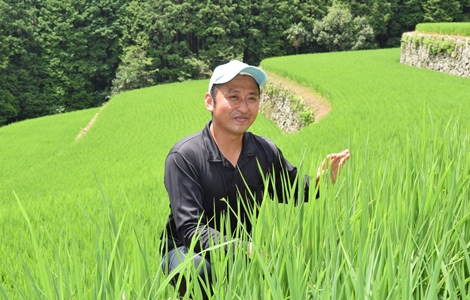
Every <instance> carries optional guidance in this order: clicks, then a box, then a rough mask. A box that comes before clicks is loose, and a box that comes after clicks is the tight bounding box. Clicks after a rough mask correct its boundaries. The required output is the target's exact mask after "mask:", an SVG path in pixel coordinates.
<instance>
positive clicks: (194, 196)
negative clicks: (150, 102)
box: [164, 122, 309, 252]
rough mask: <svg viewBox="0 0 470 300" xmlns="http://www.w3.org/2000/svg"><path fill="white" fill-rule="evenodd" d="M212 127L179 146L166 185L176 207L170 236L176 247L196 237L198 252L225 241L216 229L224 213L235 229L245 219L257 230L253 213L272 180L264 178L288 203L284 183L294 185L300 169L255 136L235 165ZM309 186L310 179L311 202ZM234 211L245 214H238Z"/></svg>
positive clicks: (248, 140)
mask: <svg viewBox="0 0 470 300" xmlns="http://www.w3.org/2000/svg"><path fill="white" fill-rule="evenodd" d="M210 123H211V122H209V123H208V124H207V125H206V127H205V128H204V129H203V130H202V131H200V132H198V133H196V134H193V135H191V136H188V137H186V138H184V139H182V140H180V141H179V142H177V143H176V144H175V145H174V146H173V148H172V149H171V150H170V153H169V154H168V156H167V158H166V163H165V179H164V181H165V187H166V189H167V191H168V195H169V198H170V208H171V213H170V216H169V218H168V222H167V226H166V234H167V236H168V238H169V239H173V240H174V241H175V243H176V246H181V245H185V246H187V247H189V245H190V244H191V241H192V239H193V236H194V235H195V234H196V236H197V237H198V239H199V243H197V246H196V251H197V252H200V251H201V250H203V249H206V248H208V247H209V240H210V239H211V238H212V239H213V241H219V240H220V234H219V232H218V231H217V230H216V229H215V228H219V226H220V224H221V223H220V222H221V217H222V215H225V216H226V217H227V216H228V217H230V222H231V223H230V224H232V226H231V227H232V229H234V228H235V227H236V226H234V225H233V224H236V223H237V222H239V221H242V222H244V223H245V226H246V228H247V230H248V232H250V231H251V224H250V222H249V218H248V217H247V214H248V213H249V211H251V209H252V208H253V206H254V205H255V203H258V204H259V203H260V202H261V201H262V200H263V192H264V191H265V186H264V182H266V181H264V180H263V178H271V179H272V180H271V181H272V182H274V184H270V186H269V187H267V189H266V190H267V191H269V193H270V194H271V195H270V196H271V197H273V196H274V195H276V197H275V198H277V199H279V201H286V199H285V198H287V197H286V196H285V195H284V193H285V191H283V189H282V181H283V179H284V180H285V179H287V178H288V179H289V180H290V182H291V183H294V180H295V178H296V176H297V169H296V168H295V167H294V166H292V165H291V164H290V163H289V162H288V161H287V160H286V159H285V158H284V156H283V155H282V153H281V151H280V150H279V149H278V148H277V147H276V145H275V144H274V143H273V142H272V141H271V140H269V139H267V138H264V137H261V136H257V135H254V134H252V133H250V132H246V133H245V134H244V135H243V147H242V151H241V153H240V156H239V158H238V163H237V166H236V167H234V166H233V165H232V164H231V163H230V162H229V161H228V160H227V159H226V158H225V157H224V156H223V155H222V153H221V152H220V150H219V148H218V147H217V144H216V143H215V141H214V139H213V137H212V135H211V133H210V129H209V126H210ZM262 174H263V175H262ZM308 182H309V180H308V176H306V180H305V183H306V184H305V201H306V200H307V198H308ZM242 201H243V204H242ZM228 205H230V207H231V208H230V209H228ZM233 212H239V213H237V215H238V216H236V215H235V214H234V213H233Z"/></svg>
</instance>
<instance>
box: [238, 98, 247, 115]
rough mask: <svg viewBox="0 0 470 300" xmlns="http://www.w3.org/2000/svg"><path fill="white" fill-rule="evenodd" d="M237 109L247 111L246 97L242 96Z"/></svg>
mask: <svg viewBox="0 0 470 300" xmlns="http://www.w3.org/2000/svg"><path fill="white" fill-rule="evenodd" d="M237 110H238V111H240V112H247V111H248V98H244V99H243V100H242V101H240V105H239V106H238V107H237Z"/></svg>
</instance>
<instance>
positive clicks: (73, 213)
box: [0, 49, 470, 299]
mask: <svg viewBox="0 0 470 300" xmlns="http://www.w3.org/2000/svg"><path fill="white" fill-rule="evenodd" d="M399 56H400V52H399V49H387V50H374V51H355V52H343V53H328V54H316V55H297V56H291V57H282V58H272V59H268V60H265V61H262V63H261V65H262V67H263V68H265V69H267V70H270V71H273V72H276V73H278V74H280V75H283V76H286V77H289V78H291V79H294V80H296V81H298V82H300V83H303V84H305V85H306V86H309V87H312V89H314V90H316V91H318V92H320V93H321V94H323V95H324V96H325V97H326V98H327V99H329V101H330V102H331V104H332V111H331V112H330V114H329V115H328V116H327V117H326V118H324V119H322V120H321V121H320V122H318V123H316V124H312V125H310V126H308V127H306V128H304V129H303V130H301V131H300V132H297V133H293V134H289V135H288V134H285V133H283V132H281V131H280V130H279V129H278V128H277V127H276V126H275V125H274V124H273V123H272V122H270V121H269V120H267V119H266V118H265V117H264V116H263V115H259V116H258V119H257V121H256V122H255V124H254V126H253V127H252V131H253V132H255V133H258V134H262V135H265V136H267V137H269V138H271V139H273V140H274V141H275V142H276V143H277V144H278V146H279V147H280V148H281V149H282V151H283V153H284V154H285V156H286V157H287V158H288V159H289V160H290V161H291V162H292V163H293V164H295V165H297V166H299V167H300V168H301V172H306V173H310V174H315V172H316V167H317V166H318V165H319V163H320V162H321V160H322V158H323V157H324V155H326V154H327V153H330V152H332V151H339V150H342V149H344V148H346V147H347V148H349V149H351V153H352V158H351V160H350V161H349V162H348V165H347V167H346V168H345V169H344V173H343V174H341V178H340V181H339V182H338V183H337V184H336V185H335V186H328V185H327V183H326V181H325V182H323V181H322V183H321V184H322V186H321V189H322V193H321V198H320V199H318V200H317V201H312V202H310V203H307V204H305V205H301V206H297V207H296V206H293V205H290V204H289V205H279V204H276V203H274V202H271V201H266V202H265V204H264V205H263V207H262V208H261V212H260V213H261V215H262V216H264V217H263V218H262V219H260V221H259V222H257V225H256V226H255V231H254V232H253V234H252V236H251V237H250V238H251V239H252V240H253V241H254V242H255V248H254V252H255V254H254V256H253V258H252V259H251V260H247V259H246V256H245V255H244V253H242V252H241V251H238V250H237V251H236V253H234V256H233V257H231V256H229V257H226V256H225V255H224V254H223V253H220V257H218V258H217V260H216V261H218V262H219V264H215V265H216V266H218V267H215V268H214V275H218V276H219V278H225V277H227V278H228V280H227V281H224V280H217V281H216V283H215V287H214V288H215V291H216V293H217V294H218V295H219V298H223V299H250V298H258V299H288V298H290V299H306V298H307V299H308V298H313V299H332V298H335V299H351V298H355V299H362V298H371V299H426V298H430V299H431V298H434V297H435V296H436V295H437V297H439V298H443V299H466V298H468V297H469V296H470V295H469V294H468V291H469V290H470V289H469V276H470V275H469V271H468V270H469V268H470V253H469V249H470V244H469V242H468V241H470V236H469V232H470V230H469V226H470V219H469V217H470V206H469V205H468V203H470V202H469V201H470V198H469V196H470V148H469V142H470V135H469V132H470V119H469V118H468V117H467V116H468V115H470V105H468V103H467V102H466V99H468V97H467V96H468V95H469V94H470V84H469V79H466V78H461V77H457V76H451V75H447V74H443V73H439V72H433V71H429V70H425V69H418V68H412V67H408V66H405V65H401V64H400V63H399ZM207 84H208V81H207V80H202V81H192V82H185V83H175V84H168V85H160V86H156V87H152V88H145V89H139V90H135V91H131V92H126V93H122V94H120V95H118V96H116V97H115V98H113V99H112V100H111V101H110V102H109V103H108V104H107V105H106V107H105V108H104V109H103V110H102V112H101V113H100V116H99V117H98V119H97V121H96V122H95V124H94V125H93V127H92V128H91V129H90V130H88V132H87V134H86V135H85V136H83V137H82V138H81V139H80V140H78V141H75V138H76V136H77V135H78V134H79V132H80V131H81V130H82V129H83V128H84V127H85V126H86V124H87V123H88V122H89V121H90V120H91V119H92V117H93V116H94V115H95V113H97V112H98V109H90V110H83V111H77V112H73V113H66V114H61V115H56V116H49V117H44V118H38V119H35V120H28V121H24V122H18V123H16V124H11V125H8V126H4V127H2V128H1V129H0V152H1V153H2V156H1V157H0V166H1V167H0V219H1V220H2V222H1V223H0V236H1V237H2V238H1V239H0V260H1V263H0V295H1V296H3V297H4V298H5V299H35V298H49V299H52V298H67V299H70V298H77V299H122V298H123V297H122V296H123V294H125V295H126V299H168V298H169V297H175V295H174V294H173V289H172V288H170V287H168V281H167V278H166V277H165V276H163V275H162V273H161V269H160V259H159V247H160V241H159V238H160V233H161V231H162V228H163V226H164V224H165V222H166V218H167V213H168V197H167V194H166V192H165V189H164V187H163V164H164V159H165V156H166V154H167V153H168V151H169V149H170V148H171V146H172V145H173V144H174V143H175V142H176V141H177V140H178V139H180V138H181V137H183V136H186V135H188V134H191V133H194V132H195V131H198V130H200V129H201V128H202V127H203V126H204V124H205V123H206V122H207V121H208V120H209V119H210V114H209V113H208V112H207V111H206V110H205V107H204V103H203V94H204V93H205V91H206V89H207ZM101 191H102V192H103V194H104V196H103V195H101ZM286 224H289V225H292V226H286ZM241 235H242V236H243V235H244V234H241ZM266 254H267V255H266ZM222 262H223V263H222ZM226 263H228V264H229V265H230V266H229V268H228V269H227V268H225V264H226ZM195 293H196V294H197V291H195ZM253 295H256V296H255V297H253ZM191 298H192V299H198V298H200V297H198V296H197V295H194V296H192V297H191Z"/></svg>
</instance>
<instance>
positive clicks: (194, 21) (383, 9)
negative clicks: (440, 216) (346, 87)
mask: <svg viewBox="0 0 470 300" xmlns="http://www.w3.org/2000/svg"><path fill="white" fill-rule="evenodd" d="M333 3H334V4H335V6H336V5H339V6H341V8H342V10H341V12H342V13H343V15H345V16H348V17H347V20H346V21H347V22H346V23H344V22H343V23H340V24H339V26H345V28H346V30H344V32H342V33H341V34H340V35H341V39H340V40H339V41H340V42H338V43H336V42H335V36H336V35H337V34H338V31H331V30H328V27H329V26H331V25H332V23H331V22H333V21H335V20H332V18H331V17H332V15H331V14H332V13H333V12H334V11H335V10H333V12H332V9H331V7H332V5H333ZM336 11H337V10H336ZM469 12H470V2H469V1H468V0H461V1H458V0H453V1H450V2H449V1H436V0H367V1H345V0H341V1H333V0H307V1H300V0H275V1H267V0H259V1H249V0H240V1H232V0H221V1H197V0H185V1H169V0H156V1H155V0H91V1H84V0H79V1H71V0H65V1H59V0H41V1H39V0H31V1H19V2H18V1H16V0H15V1H13V0H0V126H1V125H4V124H8V123H10V122H14V121H18V120H24V119H29V118H34V117H38V116H44V115H49V114H56V113H61V112H69V111H73V110H78V109H83V108H88V107H95V106H99V105H101V104H102V103H103V102H105V101H107V99H108V98H109V97H110V96H112V95H115V94H117V93H119V92H121V91H125V90H130V89H135V88H140V87H146V86H151V85H155V84H159V83H167V82H175V81H183V80H188V79H201V78H206V77H207V75H208V73H210V70H211V69H213V67H214V66H215V65H217V64H219V63H220V62H222V61H226V60H229V59H233V58H238V59H242V60H244V61H245V62H248V63H251V64H258V63H259V62H260V61H261V60H263V59H265V58H268V57H274V56H282V55H286V54H294V53H313V52H325V51H331V50H349V49H363V48H371V47H372V48H373V47H390V46H395V47H397V46H399V44H400V37H401V35H402V33H403V32H404V31H410V30H413V29H414V26H415V25H416V24H418V23H420V22H423V21H432V22H443V21H452V22H458V21H460V22H462V21H467V20H468V15H469ZM329 14H330V17H328V15H329ZM349 19H350V20H349ZM344 24H347V25H344ZM322 28H323V29H322ZM314 31H315V32H314ZM332 41H333V42H332Z"/></svg>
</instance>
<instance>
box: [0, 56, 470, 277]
mask: <svg viewBox="0 0 470 300" xmlns="http://www.w3.org/2000/svg"><path fill="white" fill-rule="evenodd" d="M398 56H399V50H398V49H392V50H380V51H367V52H366V51H363V52H354V53H331V54H319V55H314V56H295V57H288V58H277V59H270V60H266V61H264V62H263V64H262V66H263V68H266V69H268V70H271V71H274V72H279V73H280V74H281V75H284V76H286V77H289V78H292V79H294V80H297V81H299V82H301V83H305V84H306V85H308V86H312V87H313V88H314V89H316V90H318V91H319V92H321V93H323V94H324V95H325V96H326V97H327V98H328V99H330V101H331V103H332V105H333V110H332V111H331V114H330V115H329V116H327V117H326V118H325V119H324V120H322V121H321V122H320V123H319V124H314V125H312V126H310V127H308V128H306V129H305V130H303V131H302V132H299V133H295V134H292V135H286V134H284V133H282V132H281V131H280V130H279V129H277V128H276V126H275V125H274V124H273V123H271V122H269V121H268V120H266V119H265V118H264V117H263V116H260V117H259V119H258V120H257V122H256V124H255V125H254V126H253V128H252V131H254V132H256V133H259V134H263V135H266V136H269V137H270V138H272V139H273V140H274V141H275V142H276V143H278V145H279V146H280V147H281V149H283V152H284V153H285V154H286V156H287V157H288V158H290V160H291V161H292V162H293V163H294V164H298V163H299V161H300V160H301V158H302V156H303V153H304V152H305V153H306V156H305V158H306V159H305V161H304V163H305V165H306V168H307V169H308V170H310V173H312V171H313V166H316V165H318V163H319V162H320V160H321V159H322V157H323V156H324V155H325V154H326V153H328V152H330V151H336V150H342V149H344V148H346V147H348V148H351V150H352V151H353V155H354V157H355V159H353V160H352V161H351V166H350V168H349V169H348V171H347V172H348V174H349V175H352V171H351V170H353V169H354V171H355V172H356V171H359V172H363V171H364V172H368V171H370V170H368V169H367V167H366V166H362V165H361V166H359V165H357V166H354V163H355V161H356V162H357V161H358V158H360V159H361V160H362V158H363V157H366V156H368V155H370V164H371V166H377V165H379V164H381V163H384V164H386V165H393V164H394V159H395V158H396V157H397V155H393V154H392V153H390V150H394V149H395V150H396V147H395V148H394V147H390V144H396V143H399V142H400V140H401V141H404V143H405V142H406V141H405V140H406V135H407V134H409V135H410V136H411V137H413V136H414V135H416V134H420V133H421V132H422V127H423V124H425V123H424V121H423V117H424V116H427V114H428V111H429V112H430V114H431V115H432V118H433V119H434V122H439V123H446V122H447V121H448V120H449V116H452V117H453V118H454V119H456V118H459V124H460V126H461V127H462V129H463V130H464V131H465V130H468V129H470V127H469V124H470V121H469V119H468V118H466V117H465V116H468V115H470V105H469V104H468V95H469V94H470V84H469V80H468V79H463V78H458V77H455V76H450V75H446V74H441V73H437V72H432V71H428V70H420V69H415V68H411V67H407V66H402V65H400V64H399V63H398V59H399V58H398ZM358 70H360V74H358V73H357V72H358ZM207 83H208V82H207V81H193V82H186V83H179V84H170V85H162V86H157V87H152V88H147V89H142V90H138V91H132V92H128V93H124V94H121V95H119V96H117V97H115V98H113V99H112V101H110V102H109V103H108V105H107V107H106V108H105V109H104V110H103V111H102V113H101V115H100V117H99V118H98V119H97V121H96V123H95V124H94V126H93V127H92V129H91V130H90V131H89V132H88V133H87V134H86V135H85V137H83V138H82V139H81V140H80V141H78V142H75V141H74V139H75V137H76V135H77V134H78V133H79V132H80V130H81V128H83V127H85V126H86V124H87V123H88V122H89V120H91V118H92V117H93V115H94V114H95V113H96V111H97V110H96V109H92V110H86V111H82V112H76V113H70V114H65V115H57V116H52V117H47V118H41V119H36V120H29V121H26V122H21V123H18V124H13V125H10V126H8V127H4V128H1V129H0V151H1V153H2V155H1V157H0V166H1V169H0V219H1V220H2V224H1V226H0V236H11V237H14V238H11V239H2V242H0V253H1V257H2V260H3V261H4V262H5V263H6V264H7V265H10V266H11V265H13V266H15V263H17V262H18V257H17V254H16V250H19V249H21V251H20V252H21V253H22V254H23V256H24V258H25V260H26V262H27V263H30V264H32V265H34V257H33V256H31V257H30V251H31V246H30V242H29V240H28V239H27V238H26V237H27V236H28V232H27V229H26V226H25V223H24V220H23V217H22V216H21V214H20V211H19V209H18V206H17V204H16V200H15V198H14V196H13V194H12V190H14V191H15V192H16V194H17V195H18V197H19V199H20V200H21V201H22V203H23V204H24V205H25V208H26V211H27V212H28V214H29V215H30V217H31V218H32V221H33V224H35V227H36V228H38V229H39V228H42V227H43V228H46V229H47V230H48V231H49V232H50V234H51V236H52V239H57V240H59V239H60V236H61V233H63V232H64V230H67V228H72V231H74V232H76V233H77V237H78V239H79V240H80V244H81V245H82V247H84V249H88V248H89V245H95V244H96V240H97V233H96V232H95V229H94V227H93V226H92V224H91V222H90V221H89V220H88V219H86V217H85V216H86V215H89V216H90V218H91V219H92V220H93V219H100V217H101V213H102V208H103V205H102V197H101V195H100V191H99V188H98V185H97V182H96V179H95V174H96V177H97V179H98V180H99V182H100V184H101V186H102V188H103V190H104V193H105V194H106V195H107V197H108V198H109V199H110V200H111V202H112V203H113V207H114V208H115V210H116V211H117V213H118V215H120V216H121V215H124V214H125V215H126V216H127V218H130V219H131V220H132V222H131V223H132V224H134V225H135V228H134V229H137V231H138V232H137V233H138V235H140V236H145V237H146V239H147V241H148V242H149V244H150V245H149V249H150V251H151V255H152V256H153V257H156V256H157V255H158V254H157V251H158V249H156V247H157V246H158V235H159V232H160V229H161V228H162V226H163V224H164V222H165V221H166V217H167V212H168V207H167V196H166V193H165V190H164V188H163V185H162V180H163V174H162V172H163V162H164V157H165V156H166V153H167V152H168V150H169V149H170V147H171V146H172V145H173V143H174V142H175V141H177V140H178V139H179V138H181V137H183V136H186V135H188V134H190V133H193V132H195V131H197V130H199V129H201V128H202V127H203V126H204V124H205V123H206V122H207V121H208V120H209V118H210V115H209V113H208V112H206V111H205V108H204V104H203V94H204V92H205V91H206V87H207ZM426 126H430V123H429V121H428V123H426ZM367 147H368V150H367ZM362 168H364V169H362ZM355 176H357V175H355ZM126 230H127V231H128V230H131V229H126ZM13 232H14V234H12V233H13ZM41 243H43V244H44V248H45V249H46V248H47V247H48V246H47V238H45V237H44V236H41ZM46 255H48V254H47V251H46ZM93 255H94V253H93V251H92V250H90V249H88V250H87V251H84V252H83V257H84V259H88V260H93ZM50 259H51V260H52V259H53V258H52V257H51V258H50ZM152 266H153V268H155V269H158V261H157V260H155V262H152ZM16 267H17V266H15V267H14V268H16ZM84 280H88V281H89V280H91V279H90V278H87V279H84Z"/></svg>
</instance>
